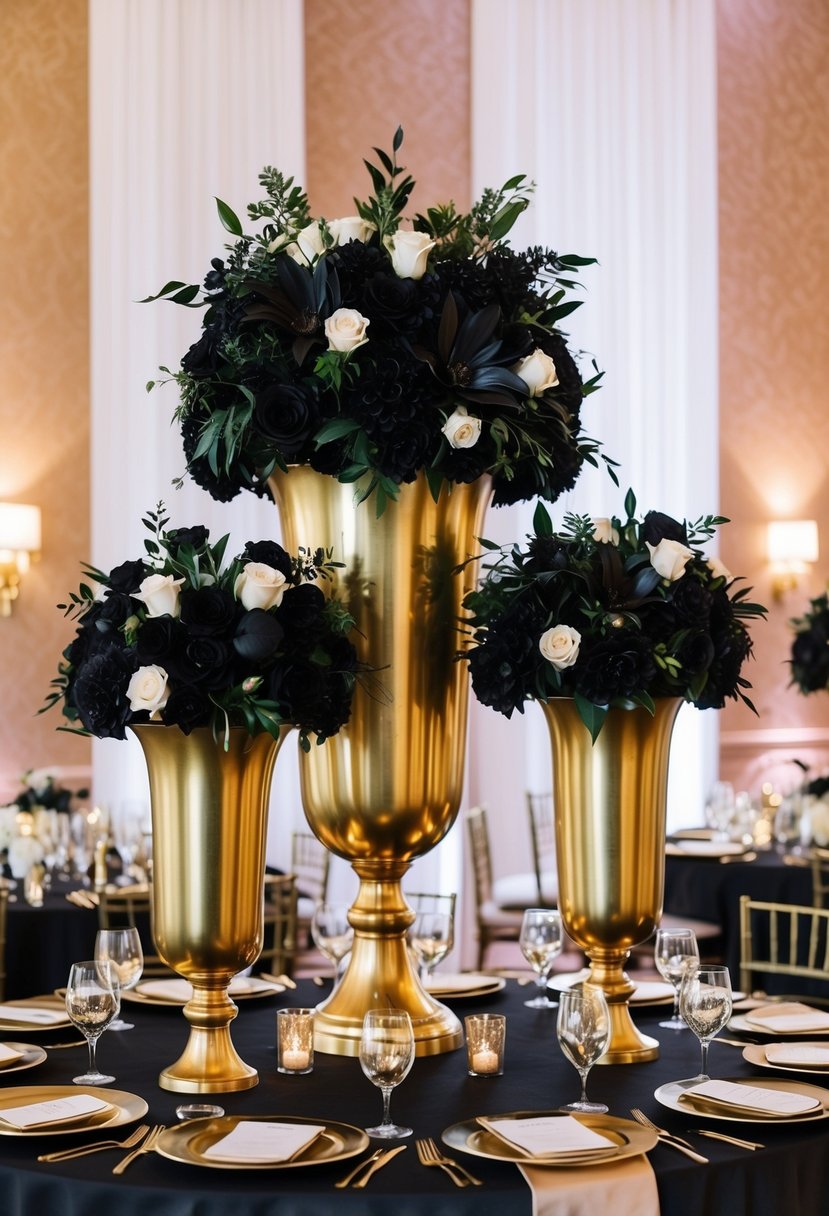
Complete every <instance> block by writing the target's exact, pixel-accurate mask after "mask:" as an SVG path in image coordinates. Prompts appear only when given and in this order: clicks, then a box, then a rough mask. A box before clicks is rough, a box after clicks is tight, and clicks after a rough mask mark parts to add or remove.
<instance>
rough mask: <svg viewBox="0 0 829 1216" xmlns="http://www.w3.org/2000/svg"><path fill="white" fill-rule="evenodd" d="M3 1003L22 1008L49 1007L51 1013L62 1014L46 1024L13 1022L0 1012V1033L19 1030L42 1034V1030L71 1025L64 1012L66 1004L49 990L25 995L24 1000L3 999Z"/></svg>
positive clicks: (61, 1028)
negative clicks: (48, 991)
mask: <svg viewBox="0 0 829 1216" xmlns="http://www.w3.org/2000/svg"><path fill="white" fill-rule="evenodd" d="M3 1004H4V1005H16V1006H20V1007H21V1008H22V1009H32V1008H34V1009H49V1010H51V1011H52V1012H53V1013H60V1014H62V1015H63V1016H62V1018H61V1020H60V1021H59V1022H49V1023H48V1024H46V1023H44V1022H15V1021H13V1020H12V1019H11V1018H8V1017H6V1016H4V1015H3V1014H0V1033H2V1034H6V1033H7V1032H8V1031H21V1030H22V1031H25V1033H26V1034H43V1032H44V1031H50V1030H65V1029H66V1027H67V1026H71V1025H72V1022H71V1019H70V1017H69V1014H68V1013H67V1012H66V1005H65V1004H64V1002H63V1001H62V1000H59V999H58V998H57V997H56V996H55V995H54V994H53V993H51V992H50V993H48V994H46V995H44V996H27V997H26V998H25V1000H16V1001H4V1002H3Z"/></svg>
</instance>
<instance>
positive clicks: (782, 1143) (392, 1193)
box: [0, 981, 829, 1216]
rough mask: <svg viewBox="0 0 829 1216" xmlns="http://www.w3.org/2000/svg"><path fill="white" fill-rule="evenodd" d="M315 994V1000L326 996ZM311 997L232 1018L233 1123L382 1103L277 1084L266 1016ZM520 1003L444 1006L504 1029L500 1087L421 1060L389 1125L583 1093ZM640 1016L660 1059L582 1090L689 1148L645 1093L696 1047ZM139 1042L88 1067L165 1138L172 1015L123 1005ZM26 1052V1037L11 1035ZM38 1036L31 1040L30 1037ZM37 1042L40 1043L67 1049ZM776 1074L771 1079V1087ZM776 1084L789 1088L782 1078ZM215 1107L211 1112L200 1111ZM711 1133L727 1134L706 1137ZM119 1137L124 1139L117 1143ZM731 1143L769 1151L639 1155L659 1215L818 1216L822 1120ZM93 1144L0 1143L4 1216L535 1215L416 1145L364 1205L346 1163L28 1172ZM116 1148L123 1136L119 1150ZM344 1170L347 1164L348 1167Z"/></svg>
mask: <svg viewBox="0 0 829 1216" xmlns="http://www.w3.org/2000/svg"><path fill="white" fill-rule="evenodd" d="M323 995H324V994H323ZM320 997H321V993H320V990H319V989H318V988H315V987H314V986H313V985H312V984H311V983H309V982H303V983H301V984H300V985H299V987H298V989H297V990H296V991H295V992H291V993H286V994H284V995H283V996H279V997H277V998H271V999H268V1000H266V1001H248V1002H246V1003H245V1004H244V1005H242V1004H241V1003H240V1013H239V1017H238V1018H237V1020H236V1022H235V1023H234V1029H233V1037H234V1041H235V1042H236V1044H237V1046H238V1048H239V1050H240V1052H241V1054H242V1056H243V1058H244V1059H245V1060H247V1061H248V1062H249V1063H251V1064H253V1065H254V1066H255V1067H257V1068H258V1069H259V1070H260V1073H261V1078H262V1079H261V1083H260V1084H259V1085H258V1086H257V1087H256V1088H255V1089H253V1090H249V1091H247V1092H246V1093H240V1094H225V1095H221V1096H216V1097H214V1098H213V1099H212V1100H213V1101H218V1102H219V1103H220V1104H221V1105H222V1106H224V1107H225V1110H226V1111H227V1113H228V1114H242V1113H251V1114H269V1115H272V1116H273V1117H275V1118H278V1117H279V1116H280V1115H289V1114H300V1115H308V1116H311V1117H314V1118H317V1119H333V1120H340V1121H343V1122H346V1123H353V1124H356V1125H358V1126H368V1124H369V1123H370V1122H371V1123H374V1122H377V1119H378V1117H379V1114H380V1106H381V1099H380V1093H379V1090H377V1089H375V1088H374V1087H373V1086H372V1085H371V1084H370V1083H369V1082H368V1081H367V1080H366V1078H365V1077H364V1076H363V1074H362V1071H361V1069H360V1065H359V1062H358V1061H357V1060H355V1059H345V1058H341V1057H337V1056H326V1055H320V1054H318V1055H317V1057H316V1066H315V1069H314V1072H313V1073H311V1074H310V1075H308V1076H298V1077H285V1076H281V1075H279V1074H277V1072H276V1069H275V1052H274V1038H275V1020H276V1019H275V1010H276V1008H277V1007H278V1006H279V1005H282V1004H292V1005H308V1004H313V1003H315V1002H316V1001H319V1000H320ZM526 997H527V989H526V988H519V987H518V985H517V984H516V983H515V982H514V981H510V982H509V984H508V985H507V989H506V990H505V991H504V992H503V993H501V994H499V995H498V996H497V997H494V998H487V999H486V1000H483V1001H476V1002H472V1001H468V1002H466V1003H465V1004H457V1005H454V1008H455V1009H456V1011H457V1012H458V1014H459V1015H461V1016H463V1014H464V1013H466V1012H473V1011H482V1010H487V1009H489V1010H493V1011H499V1012H504V1013H506V1014H507V1019H508V1021H507V1044H506V1071H505V1073H504V1076H502V1077H497V1078H486V1079H484V1078H472V1077H469V1076H468V1075H467V1071H466V1057H465V1052H464V1051H463V1050H461V1051H456V1052H452V1053H449V1054H447V1055H443V1056H434V1057H431V1058H428V1059H422V1060H417V1061H416V1062H415V1065H414V1068H413V1069H412V1072H411V1073H410V1075H409V1077H408V1078H407V1079H406V1081H404V1083H403V1084H402V1085H401V1086H400V1087H399V1088H398V1089H397V1090H395V1092H394V1095H393V1097H392V1108H391V1109H392V1115H393V1117H396V1118H397V1119H399V1120H400V1121H402V1122H406V1123H408V1124H409V1125H410V1126H411V1127H413V1128H414V1130H415V1136H434V1137H435V1139H437V1140H439V1138H440V1133H441V1132H442V1131H443V1130H444V1128H446V1127H447V1126H449V1125H450V1124H452V1123H455V1122H457V1121H458V1120H461V1119H465V1118H470V1117H472V1116H474V1115H478V1114H491V1115H492V1114H498V1113H505V1112H508V1111H514V1110H524V1109H531V1110H545V1109H547V1110H549V1109H552V1108H555V1107H556V1106H557V1105H559V1104H560V1103H562V1102H565V1101H570V1100H572V1099H573V1098H575V1097H576V1096H577V1093H578V1078H577V1076H576V1072H575V1070H574V1069H573V1068H572V1067H571V1066H570V1065H569V1064H568V1063H567V1062H566V1061H565V1060H564V1057H563V1056H562V1054H561V1052H560V1050H559V1048H558V1045H557V1043H556V1038H555V1016H556V1015H555V1013H554V1012H537V1011H535V1010H531V1009H526V1008H525V1007H524V1005H523V1001H524V1000H525V999H526ZM664 1012H665V1010H664V1009H662V1010H659V1011H657V1010H654V1011H652V1013H651V1014H648V1015H644V1014H637V1020H638V1021H639V1022H640V1023H641V1024H642V1026H643V1029H645V1030H646V1031H647V1032H648V1033H653V1034H656V1035H657V1037H659V1038H660V1039H661V1041H662V1044H663V1050H662V1055H661V1058H660V1059H659V1060H657V1061H654V1062H652V1063H650V1064H641V1065H626V1066H621V1065H616V1066H611V1067H597V1068H595V1069H594V1070H593V1073H592V1074H591V1077H590V1085H589V1091H590V1092H591V1094H592V1095H593V1096H594V1097H595V1098H603V1099H604V1100H605V1101H607V1102H608V1104H609V1105H610V1108H611V1113H612V1114H614V1115H620V1116H625V1117H627V1116H628V1115H629V1111H630V1108H631V1107H632V1106H639V1107H641V1108H642V1109H643V1110H644V1111H645V1112H646V1113H648V1114H650V1115H651V1117H653V1118H654V1119H655V1120H656V1121H657V1122H658V1123H661V1124H662V1126H664V1127H668V1128H671V1129H673V1130H675V1131H679V1132H685V1133H686V1134H687V1133H688V1129H689V1128H691V1127H698V1126H703V1125H704V1123H701V1122H700V1119H699V1116H693V1115H688V1116H684V1115H680V1114H677V1113H675V1112H673V1111H670V1110H666V1109H664V1108H662V1107H661V1106H659V1105H658V1104H657V1103H656V1102H655V1100H654V1098H653V1092H654V1090H655V1089H656V1088H657V1086H659V1085H661V1084H662V1083H664V1082H666V1081H669V1080H673V1079H676V1078H679V1077H687V1076H692V1075H694V1073H695V1072H696V1070H697V1068H698V1062H699V1045H698V1043H697V1040H696V1038H694V1036H693V1035H692V1034H691V1033H690V1032H689V1031H685V1032H682V1033H674V1032H669V1031H663V1030H659V1029H656V1028H655V1027H656V1022H657V1021H658V1017H657V1014H658V1013H664ZM130 1013H131V1020H133V1021H134V1022H135V1023H136V1029H135V1030H134V1031H129V1032H126V1033H122V1034H118V1035H116V1034H114V1033H109V1034H106V1035H105V1036H104V1037H103V1039H102V1040H101V1043H100V1046H99V1060H100V1063H101V1065H102V1067H104V1068H105V1069H108V1070H110V1071H112V1072H114V1073H115V1075H116V1077H117V1082H116V1084H117V1086H118V1087H119V1088H121V1089H126V1090H129V1091H132V1092H134V1093H139V1094H142V1095H143V1096H144V1097H145V1098H146V1099H147V1101H148V1102H149V1105H150V1111H149V1114H148V1116H147V1120H146V1121H152V1122H159V1123H165V1124H170V1123H172V1122H173V1121H174V1119H175V1114H174V1111H175V1107H176V1105H177V1104H178V1103H179V1102H182V1101H193V1100H198V1099H197V1098H193V1097H187V1096H184V1095H176V1094H172V1093H168V1092H166V1091H163V1090H160V1089H159V1088H158V1087H157V1084H156V1078H157V1075H158V1073H159V1071H160V1070H161V1068H162V1067H164V1066H165V1065H166V1064H168V1063H170V1062H171V1061H172V1060H173V1059H174V1058H175V1057H176V1056H177V1054H178V1053H179V1051H180V1050H181V1048H182V1047H183V1045H184V1042H185V1039H186V1030H185V1027H184V1022H183V1018H182V1015H181V1013H180V1012H179V1011H175V1010H167V1009H161V1008H159V1009H150V1008H147V1007H141V1006H138V1005H131V1006H130ZM20 1037H21V1038H23V1037H24V1036H23V1032H21V1035H20ZM32 1037H34V1036H32ZM67 1037H68V1036H67V1034H66V1032H65V1031H64V1032H61V1034H60V1036H55V1035H49V1036H46V1035H39V1036H37V1038H38V1041H47V1040H48V1039H49V1038H53V1039H54V1040H55V1041H65V1040H66V1038H67ZM711 1057H712V1067H713V1070H714V1073H715V1075H718V1076H726V1075H727V1076H747V1075H752V1074H753V1075H756V1073H755V1070H752V1069H751V1068H750V1066H749V1065H747V1064H745V1063H744V1061H743V1060H742V1056H741V1053H740V1052H739V1051H738V1050H735V1049H734V1048H730V1047H725V1046H716V1045H715V1046H712V1048H711ZM85 1059H86V1053H85V1050H83V1051H82V1050H80V1049H78V1050H74V1049H73V1050H68V1051H56V1052H54V1053H52V1054H50V1056H49V1059H48V1061H47V1062H46V1063H45V1064H44V1065H42V1066H41V1067H40V1068H38V1069H31V1070H29V1071H28V1072H20V1073H12V1074H8V1075H7V1076H6V1077H5V1078H2V1074H0V1078H2V1080H0V1084H2V1085H3V1086H4V1087H8V1086H11V1085H21V1084H22V1085H33V1084H38V1083H46V1082H49V1083H64V1082H69V1081H70V1080H71V1078H72V1076H73V1075H74V1074H75V1073H77V1072H78V1071H80V1068H81V1066H82V1065H83V1063H84V1062H85ZM766 1075H769V1076H771V1075H778V1074H771V1073H769V1074H766ZM779 1075H780V1076H785V1075H786V1074H779ZM205 1100H206V1101H210V1100H211V1099H210V1098H206V1099H205ZM709 1126H713V1127H718V1128H720V1129H721V1130H724V1131H728V1130H729V1129H731V1130H734V1128H735V1125H727V1124H725V1123H720V1122H718V1123H712V1124H709ZM125 1134H126V1132H125ZM736 1134H737V1135H740V1134H742V1135H744V1136H747V1137H748V1138H749V1139H758V1140H762V1141H763V1142H764V1143H765V1144H766V1145H767V1148H766V1149H765V1151H763V1152H757V1153H750V1152H746V1151H745V1150H743V1149H738V1148H734V1147H732V1146H730V1145H727V1144H720V1143H717V1142H716V1141H712V1140H704V1139H702V1138H700V1137H696V1136H694V1135H693V1134H690V1135H689V1137H688V1138H689V1139H690V1140H691V1141H692V1142H693V1143H694V1144H695V1146H696V1147H697V1148H698V1149H699V1151H700V1152H702V1153H703V1154H704V1155H705V1156H708V1157H709V1158H710V1164H709V1165H697V1164H696V1163H694V1162H692V1161H689V1160H688V1159H687V1158H686V1157H683V1156H681V1155H680V1154H679V1153H677V1152H675V1151H674V1150H673V1149H670V1148H666V1147H664V1146H662V1145H659V1146H657V1148H656V1149H654V1151H653V1152H652V1153H651V1154H650V1160H651V1163H652V1165H653V1167H654V1170H655V1172H656V1177H657V1182H658V1186H659V1194H660V1201H661V1205H662V1212H663V1216H703V1214H704V1216H739V1214H741V1213H751V1216H780V1214H781V1213H783V1212H785V1213H786V1216H821V1214H823V1213H827V1214H829V1121H825V1122H819V1123H810V1124H809V1123H807V1124H800V1125H799V1126H796V1127H791V1126H764V1127H758V1126H757V1125H747V1124H740V1125H739V1127H738V1128H737V1130H736ZM94 1138H96V1137H94V1136H92V1135H91V1134H89V1133H87V1135H86V1136H85V1137H84V1136H79V1137H77V1138H75V1137H73V1136H62V1137H53V1138H47V1137H42V1138H41V1137H39V1138H37V1139H31V1140H23V1139H21V1138H19V1137H11V1136H0V1212H2V1213H3V1216H56V1214H57V1213H60V1214H61V1216H91V1214H92V1213H95V1214H99V1213H101V1214H109V1216H114V1214H115V1213H117V1216H330V1213H331V1211H332V1210H336V1211H337V1212H343V1213H348V1214H349V1216H352V1214H353V1216H357V1214H360V1216H367V1214H369V1216H388V1213H390V1212H393V1213H395V1216H450V1214H452V1216H467V1214H468V1216H473V1214H474V1216H503V1214H504V1213H505V1212H509V1213H510V1216H530V1213H531V1212H532V1201H531V1196H530V1191H529V1188H528V1187H527V1185H526V1184H525V1182H524V1180H523V1178H522V1177H521V1175H520V1173H519V1171H518V1170H517V1169H516V1167H514V1166H512V1165H509V1164H506V1163H498V1162H493V1161H488V1160H484V1159H480V1158H474V1159H473V1158H464V1160H465V1162H466V1164H467V1165H469V1167H470V1168H471V1169H472V1170H473V1172H474V1173H475V1174H477V1175H478V1177H479V1178H481V1179H482V1180H483V1182H484V1184H485V1185H484V1186H482V1187H469V1188H467V1189H466V1190H459V1189H457V1188H456V1187H454V1186H453V1185H452V1183H451V1182H450V1180H449V1179H448V1178H447V1177H446V1176H445V1175H444V1174H443V1173H442V1171H440V1170H434V1169H430V1170H427V1169H424V1168H423V1167H422V1166H420V1165H419V1164H418V1161H417V1155H416V1152H415V1146H414V1137H412V1138H411V1139H409V1141H408V1142H407V1143H408V1147H407V1150H406V1152H404V1153H401V1154H400V1156H399V1157H397V1158H396V1159H395V1160H394V1161H393V1162H392V1163H391V1164H390V1165H389V1166H388V1167H387V1168H386V1169H384V1170H383V1171H381V1173H379V1174H378V1175H377V1176H376V1177H375V1178H374V1179H372V1181H371V1183H370V1184H369V1186H368V1187H367V1188H366V1190H362V1191H354V1190H344V1191H337V1190H334V1182H335V1181H336V1179H337V1178H340V1177H341V1176H342V1175H343V1174H344V1173H345V1172H346V1170H347V1168H348V1165H347V1164H344V1163H342V1162H341V1163H340V1164H331V1165H327V1166H317V1167H313V1168H309V1169H307V1170H306V1169H290V1170H284V1171H280V1170H273V1171H264V1172H253V1171H249V1172H248V1171H232V1170H215V1169H203V1168H199V1167H198V1166H189V1165H183V1164H179V1163H177V1162H173V1161H168V1160H166V1159H164V1158H161V1157H157V1156H153V1155H148V1156H145V1157H141V1158H139V1159H138V1160H137V1161H136V1162H135V1163H134V1164H133V1165H131V1166H130V1167H129V1169H128V1170H127V1172H126V1173H125V1174H124V1175H123V1176H122V1177H121V1178H113V1176H112V1174H111V1172H110V1171H111V1169H112V1166H113V1165H114V1164H115V1163H116V1161H118V1160H119V1158H120V1156H121V1152H120V1151H118V1152H111V1153H110V1152H107V1153H99V1154H96V1155H94V1156H90V1157H86V1158H80V1159H79V1160H78V1161H75V1162H66V1163H63V1164H60V1163H55V1164H49V1165H39V1164H37V1162H36V1157H37V1154H38V1153H39V1152H44V1151H47V1150H48V1149H49V1148H54V1149H57V1148H64V1147H69V1146H70V1145H72V1144H74V1143H76V1142H78V1143H80V1142H83V1141H85V1140H86V1141H89V1140H91V1139H94ZM118 1138H122V1137H118ZM352 1164H353V1163H352Z"/></svg>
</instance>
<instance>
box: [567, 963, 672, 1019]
mask: <svg viewBox="0 0 829 1216" xmlns="http://www.w3.org/2000/svg"><path fill="white" fill-rule="evenodd" d="M589 974H590V969H589V968H588V967H583V968H582V969H581V971H560V972H559V973H558V975H552V976H550V980H549V983H548V984H547V987H548V988H553V989H554V990H555V991H556V992H567V991H568V990H569V989H570V988H575V986H576V985H577V984H580V983H582V981H584V980H586V979H587V977H588V975H589ZM633 982H634V984H635V985H636V991H635V992H634V993H633V995H632V996H631V997H630V1000H629V1002H628V1004H629V1005H630V1007H631V1009H634V1008H635V1009H643V1008H650V1007H651V1006H652V1005H673V1003H674V990H673V987H672V986H671V985H670V984H666V983H664V982H663V981H662V980H661V979H659V977H658V976H657V977H656V978H655V979H650V978H648V979H642V980H638V981H637V980H634V981H633Z"/></svg>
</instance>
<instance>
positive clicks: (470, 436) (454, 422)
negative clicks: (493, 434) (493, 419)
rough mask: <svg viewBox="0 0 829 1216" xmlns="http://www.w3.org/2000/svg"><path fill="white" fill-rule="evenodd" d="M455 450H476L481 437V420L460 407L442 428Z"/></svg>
mask: <svg viewBox="0 0 829 1216" xmlns="http://www.w3.org/2000/svg"><path fill="white" fill-rule="evenodd" d="M440 429H441V430H442V431H443V433H444V435H445V436H446V438H447V439H448V440H449V446H450V447H453V448H474V446H475V444H476V443H477V442H478V440H479V439H480V437H481V420H480V418H476V417H475V416H474V414H468V413H467V412H466V409H465V407H464V406H462V405H459V406H458V408H457V409H456V410H455V412H454V414H450V415H449V417H448V418H447V419H446V421H445V422H444V424H443V426H442V427H441V428H440Z"/></svg>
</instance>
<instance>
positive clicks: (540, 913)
mask: <svg viewBox="0 0 829 1216" xmlns="http://www.w3.org/2000/svg"><path fill="white" fill-rule="evenodd" d="M518 944H519V946H520V947H521V953H522V954H523V955H524V958H525V959H526V960H527V962H528V963H529V964H530V966H531V967H532V969H533V971H534V972H535V982H536V984H537V985H538V993H537V995H536V996H534V997H533V998H532V1000H530V1001H525V1002H524V1004H525V1005H527V1006H528V1007H529V1008H530V1009H555V1008H557V1002H556V1001H551V1000H550V998H549V996H548V995H547V981H548V980H549V978H550V972H551V971H552V969H553V963H554V962H555V960H556V959H557V958H558V956H559V954H561V947H562V940H561V913H560V912H557V911H556V909H555V908H527V910H526V912H525V913H524V919H523V921H522V922H521V935H520V937H519V938H518Z"/></svg>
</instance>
